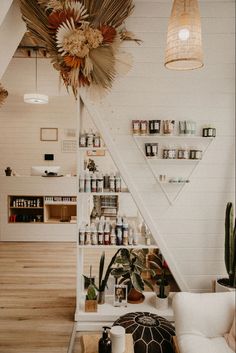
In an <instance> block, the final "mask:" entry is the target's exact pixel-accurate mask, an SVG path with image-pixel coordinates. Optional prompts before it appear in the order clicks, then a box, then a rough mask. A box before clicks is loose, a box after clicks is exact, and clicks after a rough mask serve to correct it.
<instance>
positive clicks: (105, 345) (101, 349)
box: [98, 326, 111, 353]
mask: <svg viewBox="0 0 236 353" xmlns="http://www.w3.org/2000/svg"><path fill="white" fill-rule="evenodd" d="M107 329H110V327H107V326H103V333H102V337H101V338H100V340H99V342H98V353H111V340H110V338H109V337H108V332H107Z"/></svg>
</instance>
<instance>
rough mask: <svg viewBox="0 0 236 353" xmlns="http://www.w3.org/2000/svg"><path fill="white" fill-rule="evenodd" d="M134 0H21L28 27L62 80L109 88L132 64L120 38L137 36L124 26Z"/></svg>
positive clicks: (67, 83)
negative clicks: (117, 76)
mask: <svg viewBox="0 0 236 353" xmlns="http://www.w3.org/2000/svg"><path fill="white" fill-rule="evenodd" d="M133 8H134V5H133V0H80V1H78V0H21V12H22V15H23V19H24V21H25V22H26V24H27V28H28V30H29V31H30V32H31V34H32V35H33V36H34V37H35V38H36V39H38V40H40V42H43V43H44V45H45V47H46V49H47V50H48V52H49V54H50V56H51V58H52V63H53V66H54V68H55V69H56V70H58V71H59V72H60V75H61V78H62V79H63V81H64V83H65V86H66V87H67V88H68V87H71V88H72V90H73V92H74V95H75V96H77V91H78V87H80V86H90V87H95V88H96V89H98V90H100V89H110V88H111V87H112V84H113V81H114V79H115V77H116V75H117V74H119V73H121V71H128V69H129V68H130V67H131V60H130V55H129V54H127V53H124V52H123V51H122V50H121V43H122V42H123V41H125V40H134V41H136V42H139V40H137V39H135V38H134V36H133V34H132V33H131V32H128V31H126V29H125V28H124V27H122V26H123V24H124V21H125V19H126V18H127V17H128V16H129V15H130V14H131V12H132V10H133Z"/></svg>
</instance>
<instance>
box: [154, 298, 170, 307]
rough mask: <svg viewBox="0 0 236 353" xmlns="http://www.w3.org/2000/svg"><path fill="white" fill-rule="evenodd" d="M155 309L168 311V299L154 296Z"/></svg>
mask: <svg viewBox="0 0 236 353" xmlns="http://www.w3.org/2000/svg"><path fill="white" fill-rule="evenodd" d="M156 308H157V309H159V310H166V309H168V297H165V298H160V297H159V296H158V295H156Z"/></svg>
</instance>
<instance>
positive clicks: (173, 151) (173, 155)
mask: <svg viewBox="0 0 236 353" xmlns="http://www.w3.org/2000/svg"><path fill="white" fill-rule="evenodd" d="M176 156H177V153H176V149H175V148H170V149H169V150H168V159H175V158H176Z"/></svg>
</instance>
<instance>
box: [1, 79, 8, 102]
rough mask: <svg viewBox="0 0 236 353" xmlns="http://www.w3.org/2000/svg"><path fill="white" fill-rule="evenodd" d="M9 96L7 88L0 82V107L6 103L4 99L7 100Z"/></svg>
mask: <svg viewBox="0 0 236 353" xmlns="http://www.w3.org/2000/svg"><path fill="white" fill-rule="evenodd" d="M7 96H8V92H7V90H5V89H4V88H3V86H2V85H1V83H0V107H1V105H2V104H3V103H4V101H5V100H6V98H7Z"/></svg>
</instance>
